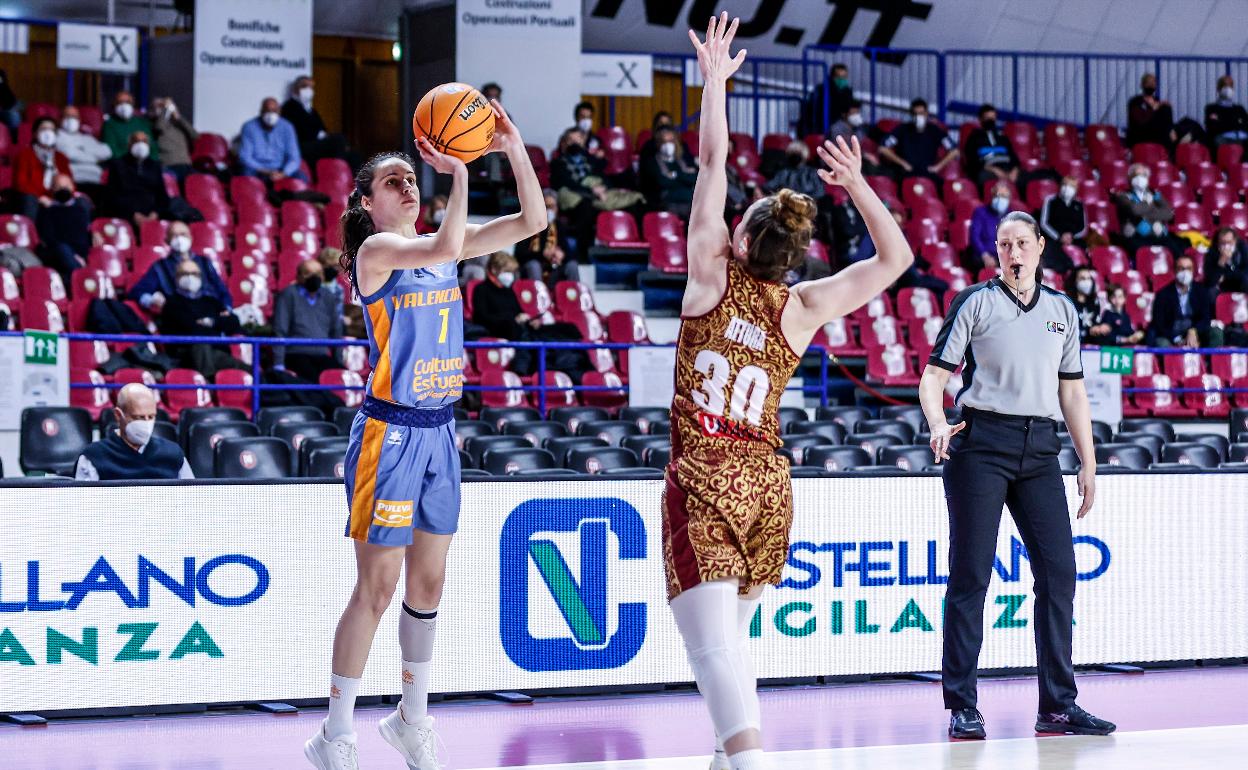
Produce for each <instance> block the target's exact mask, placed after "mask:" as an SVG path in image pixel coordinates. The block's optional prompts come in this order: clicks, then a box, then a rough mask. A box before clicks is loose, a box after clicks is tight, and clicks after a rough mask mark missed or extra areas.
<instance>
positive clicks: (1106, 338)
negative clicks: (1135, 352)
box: [1084, 283, 1144, 345]
mask: <svg viewBox="0 0 1248 770" xmlns="http://www.w3.org/2000/svg"><path fill="white" fill-rule="evenodd" d="M1106 294H1108V295H1109V307H1107V308H1105V309H1104V310H1103V311H1101V317H1100V319H1098V320H1097V322H1096V325H1095V326H1093V327H1092V328H1091V329H1089V334H1088V336H1087V337H1086V338H1085V339H1084V342H1086V343H1088V344H1089V345H1138V344H1139V343H1140V340H1142V339H1144V330H1143V329H1139V330H1138V331H1137V330H1136V328H1135V326H1134V325H1133V324H1132V323H1131V316H1129V315H1127V292H1126V290H1125V289H1123V288H1122V287H1121V286H1119V285H1118V284H1115V283H1111V284H1110V285H1109V286H1108V287H1107V291H1106Z"/></svg>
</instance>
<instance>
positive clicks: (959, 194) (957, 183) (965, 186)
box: [941, 179, 979, 206]
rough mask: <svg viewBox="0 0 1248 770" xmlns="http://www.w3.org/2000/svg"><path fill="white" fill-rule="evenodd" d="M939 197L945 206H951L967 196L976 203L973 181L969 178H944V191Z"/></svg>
mask: <svg viewBox="0 0 1248 770" xmlns="http://www.w3.org/2000/svg"><path fill="white" fill-rule="evenodd" d="M941 198H942V199H943V200H944V201H945V205H946V206H952V205H953V204H954V203H956V202H957V201H959V200H961V199H963V198H969V199H971V200H973V201H976V203H978V200H979V199H978V198H977V197H976V196H975V183H974V182H972V181H971V180H969V179H946V180H945V186H944V193H943V194H942V195H941Z"/></svg>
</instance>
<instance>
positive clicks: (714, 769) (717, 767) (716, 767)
mask: <svg viewBox="0 0 1248 770" xmlns="http://www.w3.org/2000/svg"><path fill="white" fill-rule="evenodd" d="M711 770H732V764H731V763H730V762H729V761H728V755H727V754H726V753H725V752H724V750H723V749H715V753H714V754H712V755H711Z"/></svg>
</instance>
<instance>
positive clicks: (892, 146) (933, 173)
mask: <svg viewBox="0 0 1248 770" xmlns="http://www.w3.org/2000/svg"><path fill="white" fill-rule="evenodd" d="M941 148H944V150H945V156H944V157H943V158H941V157H939V155H940V150H941ZM880 157H882V158H883V159H884V160H886V161H888V162H889V163H890V164H892V165H891V169H890V170H891V171H892V173H893V174H894V175H896V176H898V177H901V178H905V177H911V176H922V177H927V178H928V179H931V180H932V181H933V182H936V184H937V185H940V184H941V183H942V180H941V178H940V172H941V171H943V170H944V168H945V166H948V165H949V164H950V163H953V162H954V161H955V160H957V159H958V146H957V144H955V143H954V141H953V140H952V139H950V138H949V133H948V132H947V131H945V129H943V128H941V127H940V126H937V125H936V124H935V123H934V122H932V121H931V120H930V118H929V117H928V113H927V102H926V101H924V100H923V99H915V100H914V101H912V102H910V121H909V122H906V123H902V124H901V125H900V126H898V127H897V128H895V129H893V132H892V133H891V134H889V135H888V138H886V139H885V140H884V144H883V146H882V147H881V148H880Z"/></svg>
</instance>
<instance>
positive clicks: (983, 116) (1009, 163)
mask: <svg viewBox="0 0 1248 770" xmlns="http://www.w3.org/2000/svg"><path fill="white" fill-rule="evenodd" d="M966 174H967V176H969V177H970V178H971V179H974V180H975V181H976V183H977V185H979V186H981V187H982V186H983V185H984V184H985V183H986V182H988V181H990V180H995V179H1008V180H1009V181H1011V182H1017V181H1018V156H1017V155H1015V154H1014V145H1013V144H1011V143H1010V138H1009V137H1008V136H1006V135H1005V134H1004V133H1003V132H1002V131H1001V126H1000V125H999V124H998V123H997V108H996V107H993V106H992V105H991V104H985V105H983V106H981V107H980V108H979V127H978V128H976V129H975V130H974V131H972V132H971V135H970V136H968V137H967V139H966Z"/></svg>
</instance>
